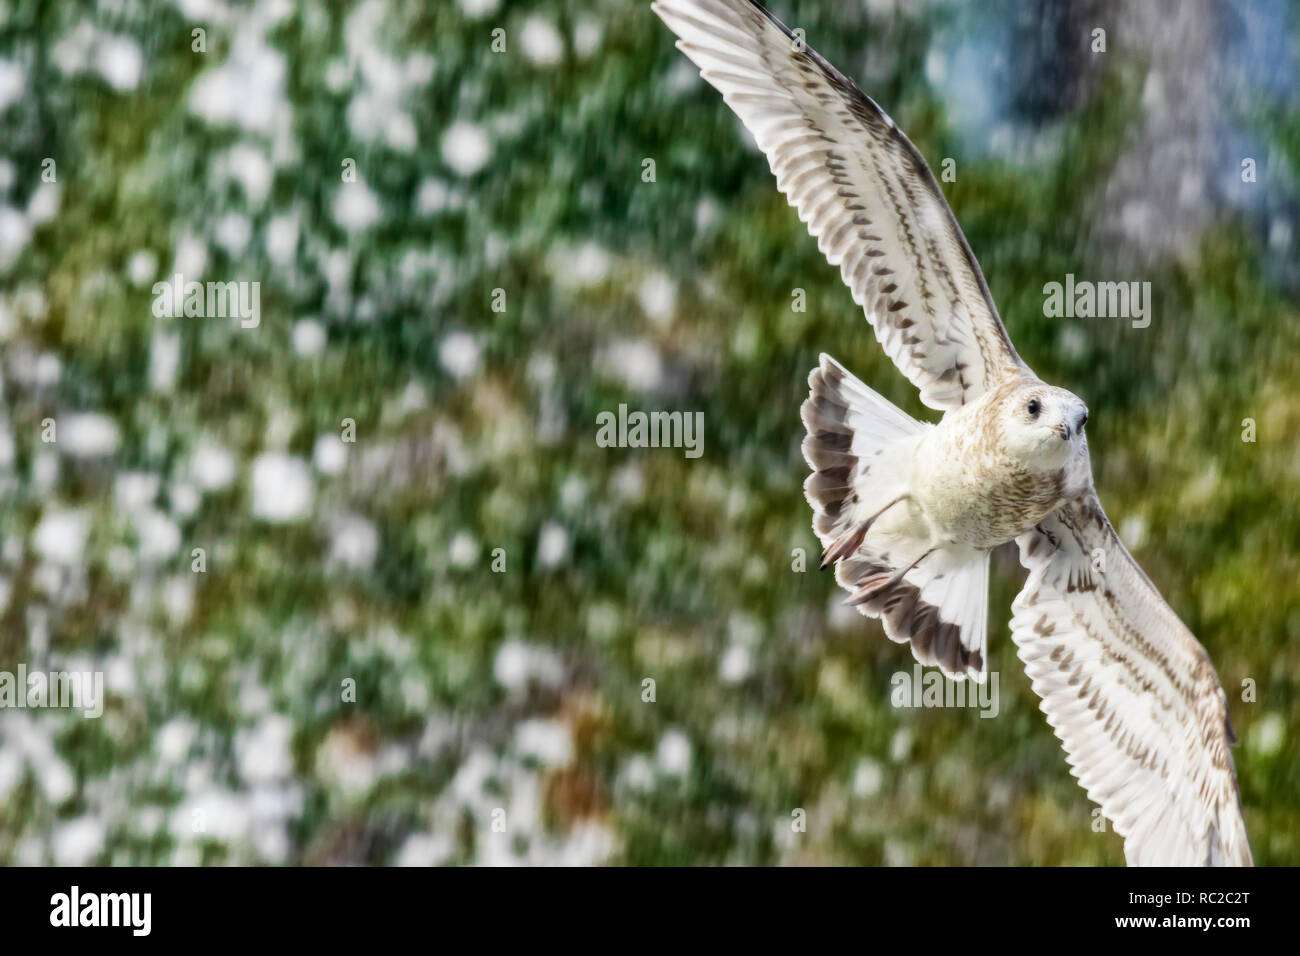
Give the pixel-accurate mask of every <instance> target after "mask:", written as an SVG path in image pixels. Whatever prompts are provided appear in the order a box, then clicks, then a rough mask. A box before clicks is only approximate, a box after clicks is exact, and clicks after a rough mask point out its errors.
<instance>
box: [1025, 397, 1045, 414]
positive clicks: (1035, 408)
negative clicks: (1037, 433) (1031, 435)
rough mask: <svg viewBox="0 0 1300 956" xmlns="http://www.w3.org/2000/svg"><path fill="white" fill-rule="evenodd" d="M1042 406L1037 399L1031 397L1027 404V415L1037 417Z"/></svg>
mask: <svg viewBox="0 0 1300 956" xmlns="http://www.w3.org/2000/svg"><path fill="white" fill-rule="evenodd" d="M1042 408H1043V406H1042V404H1041V403H1040V402H1039V401H1038V399H1036V398H1031V399H1030V400H1029V405H1028V409H1029V417H1030V418H1037V417H1038V413H1039V412H1040V411H1042Z"/></svg>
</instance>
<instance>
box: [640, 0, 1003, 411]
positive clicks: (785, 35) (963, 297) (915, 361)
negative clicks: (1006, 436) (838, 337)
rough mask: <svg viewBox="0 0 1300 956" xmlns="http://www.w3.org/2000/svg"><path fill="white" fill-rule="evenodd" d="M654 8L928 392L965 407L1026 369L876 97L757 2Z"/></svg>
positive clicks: (913, 155) (880, 334)
mask: <svg viewBox="0 0 1300 956" xmlns="http://www.w3.org/2000/svg"><path fill="white" fill-rule="evenodd" d="M653 8H654V11H655V12H656V13H657V14H659V16H660V17H661V18H662V19H663V21H664V23H666V24H667V25H668V26H669V28H671V29H672V31H673V32H674V33H676V34H677V36H678V37H680V39H679V40H678V41H677V47H678V49H680V50H681V51H682V52H683V53H685V54H686V55H687V56H688V57H690V58H691V60H693V61H694V62H695V64H696V65H697V66H698V67H699V68H700V74H701V75H702V76H703V77H704V79H705V80H707V81H708V82H709V83H711V84H712V85H713V86H715V87H716V88H717V89H718V90H719V91H720V92H721V93H722V97H723V99H724V100H725V101H726V103H727V105H728V106H730V107H731V108H732V109H733V110H734V111H735V112H736V114H737V115H738V116H739V117H740V119H741V122H743V123H744V124H745V126H746V128H748V129H749V131H750V132H751V133H752V134H753V135H754V139H755V140H756V141H757V142H758V145H759V147H760V148H761V149H762V150H763V152H764V153H765V154H766V155H767V158H768V162H769V163H770V165H771V167H772V172H773V173H775V174H776V181H777V186H778V188H779V189H780V190H781V191H782V192H783V193H785V194H786V196H787V197H788V198H789V200H790V203H791V204H792V205H794V206H796V207H797V208H798V210H799V218H800V219H802V220H803V221H804V222H805V223H807V225H808V230H809V231H810V232H811V233H812V234H813V235H814V236H816V237H817V240H818V246H819V247H820V248H821V251H822V252H823V253H824V254H825V256H826V258H827V259H828V260H829V261H830V263H831V264H832V265H837V266H839V267H840V274H841V275H842V276H843V278H844V281H845V283H846V284H847V285H848V287H849V288H850V289H851V290H852V292H853V300H854V301H855V302H857V303H858V305H860V306H862V308H863V309H864V310H865V311H866V314H867V319H868V320H869V321H870V322H871V325H872V327H873V328H874V329H875V332H876V338H877V339H878V340H879V341H880V344H881V345H882V346H883V347H884V349H885V352H886V353H887V354H888V355H889V357H890V358H891V359H892V360H893V361H894V364H895V365H897V366H898V368H899V369H900V370H901V371H902V373H903V374H904V375H906V376H907V377H908V379H910V380H911V382H912V383H913V384H914V385H916V386H917V387H918V388H919V389H920V390H921V401H923V402H925V404H926V405H928V406H930V407H931V408H935V409H950V408H956V407H958V406H960V405H963V404H965V403H967V402H970V401H972V400H973V399H975V398H977V397H979V396H980V395H981V394H983V393H984V392H986V391H988V390H990V389H991V388H992V387H993V386H994V385H996V384H997V383H998V382H1000V381H1002V380H1003V379H1004V378H1006V377H1008V376H1010V375H1015V374H1019V373H1023V372H1027V371H1028V369H1027V368H1026V367H1025V365H1024V363H1023V362H1022V361H1021V360H1020V357H1019V356H1018V355H1017V354H1016V351H1015V349H1014V348H1013V347H1012V345H1011V340H1010V339H1009V338H1008V337H1007V332H1006V329H1004V328H1003V327H1002V321H1001V320H1000V319H999V318H998V312H997V308H996V306H994V304H993V298H992V296H990V295H989V290H988V286H987V284H986V283H985V281H984V276H983V274H982V273H981V272H980V267H979V263H978V262H976V261H975V256H974V254H973V253H972V252H971V250H970V246H969V245H967V243H966V238H965V237H964V236H963V235H962V232H961V229H960V228H959V227H958V225H957V221H956V219H954V218H953V215H952V210H951V209H949V208H948V203H947V201H946V200H945V199H944V197H943V193H942V192H941V191H940V189H939V185H938V183H936V182H935V179H934V175H933V174H932V173H931V172H930V168H929V167H928V166H927V165H926V164H925V160H924V159H923V158H922V156H921V154H920V153H919V152H918V151H917V149H916V147H915V146H913V145H912V144H911V142H910V141H909V140H908V138H907V137H906V136H904V135H903V133H902V131H901V130H899V129H898V127H897V126H895V125H894V121H893V120H891V119H890V118H889V117H888V116H887V115H886V114H885V112H884V111H883V110H881V109H880V107H879V106H877V105H876V104H875V103H874V102H872V100H871V99H870V98H869V97H868V96H867V95H866V94H865V93H863V92H862V91H861V90H860V89H858V87H857V86H856V85H855V84H854V83H853V82H852V81H851V80H849V79H847V78H845V77H844V76H843V75H842V74H841V73H840V72H839V71H838V70H836V69H835V67H833V66H831V65H830V64H829V63H828V62H826V60H824V59H823V58H822V57H821V56H819V55H818V54H817V52H816V51H815V50H813V49H812V48H811V47H808V46H807V45H806V44H805V43H804V42H803V40H802V39H801V38H798V37H795V36H794V35H793V34H791V33H790V31H789V30H788V29H786V27H785V26H784V25H783V24H782V23H781V22H780V21H779V20H777V19H776V18H775V17H773V16H772V15H771V14H770V13H768V12H767V10H765V9H764V8H763V7H762V6H760V5H759V4H758V3H755V2H752V0H658V2H656V3H654V4H653Z"/></svg>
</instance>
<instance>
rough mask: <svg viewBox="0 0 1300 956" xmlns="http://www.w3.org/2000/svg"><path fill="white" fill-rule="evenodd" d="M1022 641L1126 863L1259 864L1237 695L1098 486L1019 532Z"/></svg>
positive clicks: (1015, 620) (1017, 632)
mask: <svg viewBox="0 0 1300 956" xmlns="http://www.w3.org/2000/svg"><path fill="white" fill-rule="evenodd" d="M1016 542H1017V544H1019V546H1020V562H1021V563H1022V564H1023V565H1024V566H1025V567H1026V568H1028V569H1029V579H1028V580H1027V581H1026V582H1025V587H1024V590H1023V591H1021V592H1020V595H1019V597H1017V598H1016V600H1015V603H1014V604H1013V605H1012V609H1013V611H1014V612H1015V613H1014V616H1013V617H1012V620H1011V632H1012V638H1013V639H1014V640H1015V642H1016V644H1017V645H1018V647H1019V655H1020V659H1021V660H1023V661H1024V663H1025V670H1026V672H1027V673H1028V674H1029V677H1030V680H1031V681H1032V682H1033V688H1034V691H1035V692H1036V693H1037V694H1038V695H1039V696H1040V697H1041V698H1042V699H1043V700H1042V709H1043V712H1044V713H1045V714H1046V715H1047V721H1048V723H1049V724H1051V725H1052V728H1053V730H1055V732H1056V736H1057V737H1059V738H1060V739H1061V743H1062V745H1063V746H1064V748H1065V754H1066V759H1067V760H1068V761H1069V763H1070V767H1071V773H1073V774H1074V775H1075V776H1076V777H1078V779H1079V783H1080V784H1081V785H1082V786H1083V788H1084V789H1085V790H1086V791H1087V793H1088V797H1089V799H1091V800H1092V801H1094V802H1095V803H1097V804H1099V805H1100V806H1101V809H1102V812H1103V813H1104V814H1105V815H1106V816H1107V817H1108V818H1110V820H1111V821H1112V822H1113V824H1114V826H1115V831H1116V832H1117V833H1119V834H1120V836H1122V837H1123V838H1124V855H1125V857H1126V859H1127V860H1128V863H1129V865H1130V866H1141V865H1161V866H1206V865H1216V866H1232V865H1238V866H1249V865H1250V864H1251V855H1250V845H1249V843H1248V842H1247V839H1246V824H1245V820H1244V819H1243V817H1242V811H1241V797H1240V795H1239V793H1238V791H1237V778H1236V774H1235V773H1234V770H1233V764H1232V755H1231V754H1230V753H1229V749H1228V748H1229V745H1230V744H1231V743H1233V742H1234V741H1233V740H1232V728H1231V727H1230V725H1229V723H1228V712H1227V700H1226V698H1225V697H1224V693H1223V688H1222V687H1220V686H1219V679H1218V676H1217V675H1216V674H1215V672H1214V667H1213V665H1212V664H1211V663H1210V658H1209V656H1208V655H1207V654H1206V652H1205V648H1203V647H1202V646H1201V645H1200V644H1199V643H1198V642H1197V640H1196V638H1195V637H1193V636H1192V633H1191V632H1190V631H1189V630H1188V629H1187V628H1186V627H1184V626H1183V623H1182V622H1181V621H1180V620H1179V619H1178V616H1177V615H1176V614H1174V612H1173V610H1172V609H1171V608H1170V607H1169V605H1168V604H1166V603H1165V602H1164V600H1163V599H1162V598H1161V597H1160V594H1159V592H1157V591H1156V589H1155V586H1154V585H1153V584H1152V583H1151V581H1150V580H1149V579H1148V578H1147V576H1146V575H1145V574H1143V573H1142V569H1141V568H1139V567H1138V565H1137V563H1136V562H1135V561H1134V560H1133V557H1132V556H1131V555H1130V554H1129V553H1128V551H1127V550H1126V549H1125V547H1124V545H1123V544H1122V543H1121V542H1120V540H1119V538H1118V537H1117V536H1116V535H1115V531H1114V529H1113V528H1112V527H1111V525H1110V522H1109V521H1108V520H1107V518H1106V515H1105V512H1103V511H1102V509H1101V503H1100V502H1099V501H1098V500H1097V497H1096V495H1095V493H1092V492H1089V493H1088V494H1087V495H1085V496H1084V497H1083V498H1081V499H1079V500H1078V501H1076V502H1074V503H1070V504H1066V505H1064V506H1062V507H1061V508H1060V509H1059V510H1057V511H1056V512H1055V513H1054V514H1052V515H1051V516H1050V517H1048V518H1047V519H1046V520H1044V521H1043V522H1042V523H1041V524H1039V525H1038V527H1037V528H1035V529H1034V530H1032V531H1030V532H1028V533H1026V534H1023V535H1021V536H1020V537H1019V538H1017V539H1016Z"/></svg>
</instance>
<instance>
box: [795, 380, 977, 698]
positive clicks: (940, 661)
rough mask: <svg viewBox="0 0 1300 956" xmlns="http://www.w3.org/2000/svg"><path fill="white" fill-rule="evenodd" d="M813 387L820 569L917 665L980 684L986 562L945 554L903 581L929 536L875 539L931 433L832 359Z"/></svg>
mask: <svg viewBox="0 0 1300 956" xmlns="http://www.w3.org/2000/svg"><path fill="white" fill-rule="evenodd" d="M808 388H809V396H808V399H807V401H805V402H804V403H803V407H802V408H801V409H800V412H801V414H802V417H803V422H804V427H805V429H806V430H807V436H806V437H805V438H804V441H803V454H804V458H805V459H806V460H807V462H808V466H809V468H811V469H812V474H811V475H809V477H808V479H807V480H806V481H805V482H804V494H805V496H806V497H807V499H808V503H809V504H810V505H811V506H812V509H813V512H814V518H813V529H814V530H815V531H816V532H817V536H818V537H819V538H820V539H821V542H822V545H823V547H824V548H825V552H824V555H823V561H822V567H827V566H829V565H831V564H833V563H836V562H838V564H837V567H836V570H835V579H836V580H837V581H838V582H839V583H840V585H841V586H842V587H844V589H845V590H847V591H849V592H850V596H849V598H848V601H847V603H849V604H851V605H853V606H855V607H857V609H858V610H859V611H860V612H862V613H863V614H865V615H867V616H868V617H877V618H880V620H881V622H882V624H883V625H884V629H885V634H886V635H887V636H888V637H889V638H890V640H893V641H895V642H897V643H900V644H901V643H907V644H910V645H911V648H912V653H913V654H914V655H915V656H916V659H917V660H918V661H920V662H921V663H923V664H937V665H938V666H939V667H942V668H943V670H944V672H945V673H947V674H948V675H949V676H951V677H967V676H969V677H973V678H974V679H975V680H977V681H982V680H983V679H984V675H985V673H986V670H985V668H986V661H985V644H986V640H987V619H988V554H987V553H985V552H975V551H971V550H969V549H955V548H946V549H944V548H941V549H938V550H936V551H935V552H934V553H933V554H930V555H929V556H927V557H925V558H924V560H923V561H921V563H920V564H918V565H917V566H916V567H914V568H912V569H911V570H909V571H907V572H906V573H905V574H902V575H901V576H900V570H901V569H903V568H907V567H908V565H909V564H911V563H912V562H913V561H915V560H916V559H917V558H918V557H920V556H921V555H922V554H924V553H925V552H926V551H927V550H928V549H929V547H930V542H929V539H928V537H927V536H926V535H925V533H924V532H923V531H916V530H915V529H913V530H912V531H911V532H910V533H909V531H908V530H906V529H907V523H906V522H905V521H902V522H901V523H900V521H899V520H896V521H894V522H892V525H891V527H890V528H889V529H887V530H884V531H882V532H877V533H872V532H871V527H872V524H871V522H872V520H873V519H874V518H875V517H876V516H877V515H878V514H879V513H880V512H881V511H882V510H888V508H887V506H889V505H891V503H892V502H893V501H894V499H896V498H899V497H900V496H906V493H907V490H908V469H909V465H910V459H911V452H912V449H913V448H914V447H915V441H916V440H917V439H918V438H919V436H920V435H921V434H922V433H923V432H924V431H925V430H926V429H927V428H928V427H929V426H927V425H924V424H922V423H920V422H918V421H916V420H914V419H913V418H911V417H910V416H908V415H907V414H906V413H904V412H903V411H901V410H900V409H898V408H896V407H895V406H894V405H892V404H890V402H889V401H888V400H887V399H885V398H883V397H881V396H880V395H878V394H877V393H876V392H874V391H872V390H871V389H870V388H868V387H867V386H866V385H864V384H863V383H862V382H860V381H858V379H856V378H854V377H853V375H851V374H850V373H849V372H848V371H847V370H846V369H845V368H844V367H843V366H842V365H840V364H839V363H838V362H836V361H835V360H834V359H832V358H831V357H830V356H828V355H822V356H821V359H820V362H819V363H818V366H817V368H815V369H813V370H812V373H811V374H810V375H809V376H808ZM900 507H907V506H906V505H901V506H900Z"/></svg>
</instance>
